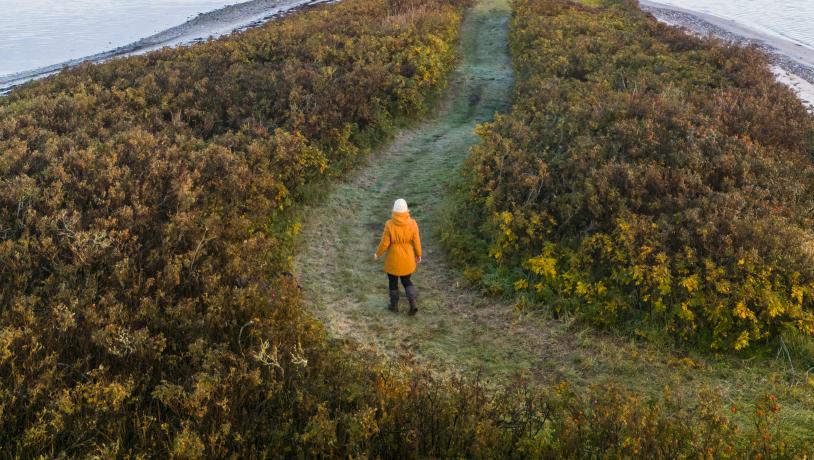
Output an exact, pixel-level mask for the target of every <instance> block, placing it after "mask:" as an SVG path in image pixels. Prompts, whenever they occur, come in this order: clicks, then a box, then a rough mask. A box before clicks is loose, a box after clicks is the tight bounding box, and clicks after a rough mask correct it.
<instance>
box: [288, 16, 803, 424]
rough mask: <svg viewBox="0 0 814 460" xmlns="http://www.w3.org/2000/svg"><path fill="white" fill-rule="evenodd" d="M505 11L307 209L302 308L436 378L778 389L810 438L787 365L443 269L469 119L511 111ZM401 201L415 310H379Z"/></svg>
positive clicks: (470, 22) (475, 31)
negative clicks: (581, 318) (543, 307)
mask: <svg viewBox="0 0 814 460" xmlns="http://www.w3.org/2000/svg"><path fill="white" fill-rule="evenodd" d="M510 14H511V12H510V9H509V6H508V4H507V2H506V1H505V0H477V1H476V2H475V6H474V7H473V8H472V9H471V11H470V12H469V14H468V15H467V17H466V18H465V21H464V24H463V27H462V31H461V55H462V61H461V63H460V65H459V67H458V69H457V70H456V71H455V73H454V74H453V76H452V78H451V82H450V86H449V88H448V89H447V91H446V92H445V95H444V96H443V98H442V100H441V101H440V102H439V104H438V107H437V110H434V111H432V112H431V114H430V115H429V117H428V119H427V120H425V121H424V122H422V123H421V124H418V125H416V126H413V127H410V128H407V129H405V130H403V131H402V132H401V133H400V134H398V135H397V136H396V137H395V139H393V141H392V142H390V143H388V144H387V145H386V146H385V147H384V148H382V149H381V150H380V151H378V152H374V154H373V156H372V157H371V158H370V160H369V161H368V162H366V163H365V164H364V165H361V166H360V167H359V168H358V169H357V170H356V172H355V173H352V174H351V175H350V176H349V177H348V178H346V179H345V181H344V182H340V183H337V184H334V185H333V186H332V188H331V190H329V191H327V192H326V193H325V194H324V195H325V198H324V199H323V200H321V202H320V204H319V205H315V206H313V207H311V208H310V209H309V210H308V211H307V212H306V214H305V216H304V220H303V230H302V233H301V238H300V244H301V247H300V250H299V251H298V256H297V258H296V261H295V272H296V275H297V277H298V278H299V280H300V283H301V284H302V286H303V289H304V294H305V298H306V304H307V306H308V308H309V309H310V311H312V312H313V313H314V314H315V315H316V316H317V317H318V318H319V319H320V320H321V321H322V323H323V324H324V325H325V327H326V329H327V331H328V333H329V334H330V335H332V336H334V337H339V338H347V339H351V340H353V341H355V342H356V343H358V344H359V345H360V346H361V347H363V348H370V349H373V350H375V351H376V352H377V353H380V354H382V355H383V356H386V357H393V358H402V359H408V360H414V361H416V362H418V363H420V365H422V366H427V367H429V368H431V369H433V370H434V371H435V372H437V373H438V374H439V375H449V374H451V373H465V374H475V373H477V374H478V375H479V376H480V378H483V379H485V380H488V381H489V382H492V383H493V384H499V383H501V382H503V381H505V380H506V379H507V378H508V377H510V376H512V375H514V374H515V373H518V372H520V373H524V374H526V375H527V376H528V377H529V378H531V379H532V380H536V381H539V382H541V383H551V382H558V381H561V380H568V381H570V382H572V383H573V384H577V385H603V384H607V383H608V382H615V383H617V384H620V385H623V386H626V387H629V388H633V389H636V390H639V391H642V392H644V393H645V394H648V395H653V396H656V395H658V394H660V393H661V392H662V391H664V389H665V388H671V391H673V392H678V393H679V394H682V395H685V396H687V397H688V398H689V399H693V398H695V397H697V395H698V394H699V393H700V392H702V391H704V390H712V391H714V392H716V393H718V394H720V395H721V396H722V398H723V399H724V401H727V402H728V403H732V404H735V405H737V406H740V407H743V408H748V407H749V406H750V405H751V404H752V403H753V402H754V401H756V400H757V399H758V398H760V397H761V396H763V395H765V394H775V395H777V396H778V398H779V399H780V401H781V404H782V405H783V406H784V411H783V414H784V417H786V420H785V426H787V427H788V428H789V429H793V430H795V431H797V432H799V433H800V434H803V433H806V434H807V435H810V434H811V433H813V432H812V430H814V387H812V386H811V384H810V383H809V382H808V374H807V373H805V372H804V371H800V370H799V369H797V370H791V369H788V368H787V367H786V364H785V362H784V361H783V360H780V359H778V360H767V359H762V358H761V359H740V358H733V357H731V356H710V355H703V354H701V355H693V356H687V355H686V353H685V352H682V351H673V350H664V349H660V348H659V347H657V346H654V345H650V344H646V343H641V342H638V341H634V340H633V339H631V338H629V337H627V336H624V335H612V334H609V333H601V332H597V331H595V330H592V329H590V328H588V327H586V326H581V325H579V324H578V323H576V322H574V321H568V320H563V319H559V320H553V319H550V318H546V317H545V316H544V314H528V313H523V314H521V313H519V312H517V311H516V310H515V309H514V308H513V306H512V305H511V304H509V303H505V302H502V301H500V300H498V299H494V298H489V297H484V296H483V295H482V294H481V293H480V292H478V291H477V290H474V289H473V288H472V287H470V286H468V285H467V284H466V282H465V281H463V279H462V277H461V274H460V273H459V272H458V271H457V270H455V269H453V268H451V267H450V266H449V265H448V264H447V261H446V260H445V254H444V252H443V250H442V248H441V244H440V231H441V228H440V227H441V225H442V222H443V217H444V216H443V213H444V203H445V201H444V198H445V197H446V196H447V195H448V192H449V189H448V187H449V184H450V182H451V181H452V180H453V179H454V178H455V177H456V176H457V175H458V172H459V170H460V167H461V162H462V161H463V159H464V158H465V157H466V156H467V154H468V150H469V148H470V147H471V146H472V145H473V144H474V143H475V142H477V136H476V135H475V134H474V132H473V130H474V128H475V126H476V125H477V124H478V123H482V122H485V121H489V120H490V119H492V117H493V116H494V114H495V113H496V112H500V111H506V110H508V108H509V106H510V97H511V86H512V71H511V62H510V58H509V56H508V47H507V38H508V22H509V18H510ZM397 198H405V199H406V200H407V202H408V203H409V205H410V209H411V213H412V215H413V217H414V218H415V219H416V220H417V221H418V223H419V225H420V228H421V235H422V243H423V246H424V263H422V264H421V265H420V266H419V268H418V270H417V272H416V274H415V275H414V277H413V278H414V281H415V284H416V286H417V288H418V291H419V296H420V300H419V309H420V310H419V313H418V315H416V316H415V317H409V316H407V315H406V314H405V313H404V312H405V311H406V299H404V298H403V297H402V301H401V308H402V313H400V314H393V313H391V312H390V311H388V310H387V302H388V296H387V293H388V291H387V279H386V276H385V274H384V273H383V271H382V261H381V259H380V260H379V261H378V262H374V260H373V253H374V251H375V248H376V245H377V244H378V241H379V237H380V236H381V231H382V228H383V227H384V222H385V221H386V220H387V219H388V218H389V216H390V210H391V208H392V204H393V201H394V200H395V199H397ZM402 295H403V294H402ZM741 413H744V414H746V413H748V410H742V411H741ZM744 420H746V419H745V418H744Z"/></svg>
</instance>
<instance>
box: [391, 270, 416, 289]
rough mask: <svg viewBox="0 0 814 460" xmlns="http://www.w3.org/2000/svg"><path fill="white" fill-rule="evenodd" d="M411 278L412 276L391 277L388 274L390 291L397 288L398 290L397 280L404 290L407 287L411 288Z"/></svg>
mask: <svg viewBox="0 0 814 460" xmlns="http://www.w3.org/2000/svg"><path fill="white" fill-rule="evenodd" d="M411 276H412V275H407V276H401V277H399V276H396V275H391V274H390V273H388V274H387V281H389V282H390V290H391V291H396V290H398V288H399V278H401V284H403V285H404V289H407V288H408V287H410V286H412V285H413V282H412V281H410V277H411Z"/></svg>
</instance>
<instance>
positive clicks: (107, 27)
mask: <svg viewBox="0 0 814 460" xmlns="http://www.w3.org/2000/svg"><path fill="white" fill-rule="evenodd" d="M237 1H240V0H231V1H229V0H0V76H3V75H9V74H16V73H18V72H23V71H28V70H32V69H37V68H41V67H45V66H48V65H52V64H57V63H61V62H65V61H68V60H71V59H76V58H82V57H85V56H90V55H93V54H96V53H100V52H102V51H107V50H110V49H113V48H117V47H119V46H123V45H127V44H129V43H132V42H134V41H136V40H138V39H140V38H143V37H147V36H150V35H153V34H155V33H157V32H161V31H163V30H165V29H168V28H170V27H173V26H176V25H178V24H181V23H184V22H186V21H187V20H188V19H191V18H192V17H194V16H196V15H197V14H199V13H204V12H208V11H212V10H216V9H219V8H221V7H223V6H226V5H228V4H232V3H236V2H237Z"/></svg>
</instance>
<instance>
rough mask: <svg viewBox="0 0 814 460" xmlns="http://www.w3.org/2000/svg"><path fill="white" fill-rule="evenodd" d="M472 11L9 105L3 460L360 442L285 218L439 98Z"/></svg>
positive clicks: (247, 52) (210, 55) (168, 58)
mask: <svg viewBox="0 0 814 460" xmlns="http://www.w3.org/2000/svg"><path fill="white" fill-rule="evenodd" d="M461 8H462V4H456V3H455V2H425V1H414V2H410V3H409V4H405V5H399V4H396V3H387V2H384V1H379V0H353V1H349V2H343V3H342V4H341V5H335V6H328V7H322V8H319V9H315V10H313V11H308V12H304V13H298V14H294V15H293V16H292V17H290V18H286V19H284V20H281V21H278V22H273V23H271V24H268V25H266V26H263V27H260V28H257V29H254V30H250V31H248V32H245V33H241V34H239V35H237V36H235V37H229V38H226V39H222V40H217V41H212V42H208V43H205V44H199V45H195V46H189V47H182V48H179V49H172V50H169V49H168V50H163V51H158V52H154V53H150V54H148V55H145V56H140V57H131V58H127V59H120V60H115V61H113V62H109V63H106V64H103V65H84V66H81V67H79V68H76V69H73V70H68V71H65V72H62V73H60V74H59V75H57V76H55V77H52V78H48V79H46V80H43V81H39V82H35V83H31V84H29V85H26V86H25V87H23V88H20V89H18V90H16V91H14V92H13V93H12V94H11V95H10V96H8V97H5V98H2V99H0V152H2V155H1V156H0V446H2V450H3V451H4V453H9V452H17V453H25V454H26V456H34V455H39V454H43V455H46V456H51V455H56V454H57V453H69V454H70V453H80V452H84V453H96V454H99V455H102V456H103V457H106V458H110V457H112V456H114V455H121V454H123V453H127V452H142V453H149V454H153V455H158V456H164V455H166V454H168V453H170V452H175V453H176V454H178V455H181V456H184V455H189V456H199V455H202V454H206V455H209V456H220V455H225V453H226V452H235V451H237V452H240V451H245V452H255V453H256V454H257V455H263V452H267V454H266V455H269V454H270V453H271V450H274V449H281V448H283V446H285V449H289V450H288V451H286V450H281V451H276V453H277V454H294V453H296V452H298V451H299V450H298V449H300V448H302V447H301V446H308V445H311V444H314V443H317V442H318V440H313V439H311V438H309V435H308V429H309V428H308V427H309V423H311V422H309V420H310V419H311V417H312V416H314V415H315V414H322V413H323V412H324V411H329V410H330V411H332V413H333V411H337V410H338V411H340V412H342V411H346V412H347V413H348V414H353V417H351V415H348V417H351V418H353V419H354V420H355V418H356V417H355V415H356V413H355V412H354V411H355V409H354V407H355V405H354V400H355V398H356V396H355V395H354V391H355V390H354V389H353V387H352V386H346V387H343V385H346V384H345V382H344V381H345V379H346V378H348V379H351V381H353V377H352V376H351V375H348V376H345V375H342V374H341V371H342V369H343V367H342V364H341V362H336V361H338V360H340V358H339V357H338V356H337V354H332V353H328V352H326V351H324V350H325V349H326V348H327V347H328V345H327V344H326V343H325V342H324V341H323V336H322V333H321V330H320V328H319V327H318V325H317V324H315V323H314V322H313V321H312V320H311V319H310V318H309V317H307V316H305V315H304V314H303V312H302V311H301V309H300V305H299V289H298V286H297V285H296V281H295V280H294V279H293V278H292V277H291V276H290V275H289V274H287V271H288V270H289V267H290V260H291V256H292V254H291V247H290V246H291V240H292V238H293V236H294V234H295V233H296V230H297V226H296V225H295V223H294V221H293V220H292V211H293V210H295V209H296V206H295V205H296V204H298V203H299V202H300V201H301V195H302V193H303V190H304V187H305V186H306V185H307V184H309V183H312V182H316V181H319V180H324V179H325V178H326V177H329V176H330V175H335V174H338V173H340V172H342V171H343V170H345V169H347V167H348V165H350V164H352V163H353V162H355V161H357V160H358V159H360V158H361V157H363V156H364V155H366V153H367V152H368V150H369V149H370V147H371V146H373V145H375V144H376V143H377V142H379V141H381V140H382V139H384V138H385V136H386V134H387V132H388V131H389V130H391V128H392V125H393V123H394V120H396V119H397V118H398V117H402V116H412V115H414V114H416V113H420V112H421V111H422V109H423V108H424V105H425V103H426V100H427V98H428V96H430V95H432V94H433V92H435V91H437V90H438V89H440V88H441V87H443V85H444V81H445V77H446V75H447V73H448V72H449V71H450V70H451V68H452V65H453V64H454V62H455V50H454V46H455V43H456V39H457V31H458V25H459V22H460V18H461ZM340 356H341V355H340ZM332 373H336V374H332ZM332 375H333V377H332ZM300 385H302V386H300ZM334 385H335V386H336V388H334V387H332V386H334ZM309 386H310V387H309ZM323 386H324V387H323ZM328 388H330V389H331V392H334V391H335V392H337V393H339V394H336V395H334V396H333V397H334V398H335V399H334V400H335V404H333V405H332V406H327V405H324V401H326V400H327V399H326V398H325V393H327V392H328ZM354 423H356V422H355V421H354ZM359 423H361V422H359ZM354 426H355V425H354ZM345 428H346V431H345V434H344V436H346V437H351V436H356V434H354V433H355V432H354V431H353V430H354V429H356V428H353V427H350V428H349V427H345ZM358 430H362V428H358ZM360 433H361V432H360ZM315 436H322V435H321V434H320V435H315ZM359 436H362V434H359ZM346 442H349V441H347V440H346Z"/></svg>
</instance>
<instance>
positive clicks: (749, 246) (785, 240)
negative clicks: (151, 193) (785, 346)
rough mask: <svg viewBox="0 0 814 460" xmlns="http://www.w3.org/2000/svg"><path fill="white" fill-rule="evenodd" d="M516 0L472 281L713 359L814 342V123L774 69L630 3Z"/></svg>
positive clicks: (481, 191)
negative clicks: (765, 346) (654, 332)
mask: <svg viewBox="0 0 814 460" xmlns="http://www.w3.org/2000/svg"><path fill="white" fill-rule="evenodd" d="M514 6H515V13H516V15H515V17H514V20H513V23H512V31H511V47H512V55H513V57H514V59H515V67H516V70H517V85H516V89H515V95H514V101H515V102H514V105H513V107H512V110H511V113H510V114H508V115H504V116H500V117H498V118H497V119H496V120H495V121H494V122H493V123H490V124H486V125H484V126H481V127H480V128H479V134H480V136H481V138H482V142H481V143H480V144H479V145H478V146H476V147H475V148H474V149H473V152H472V155H471V158H470V159H469V160H468V163H467V165H466V168H465V169H466V171H467V183H466V194H467V197H466V199H465V202H466V203H465V204H464V208H465V211H464V212H462V216H464V215H465V216H467V218H466V219H463V218H462V219H460V221H461V222H459V223H458V225H460V226H461V227H462V228H464V231H463V233H464V234H468V235H469V236H467V237H466V239H462V238H463V237H462V236H461V235H460V234H458V235H453V234H450V235H449V238H448V240H449V242H450V247H451V249H452V254H453V256H454V257H457V258H459V259H460V260H462V261H463V262H464V263H465V264H467V265H468V268H469V270H468V272H467V273H469V274H470V275H471V277H473V278H474V279H476V280H478V281H480V282H482V283H483V284H484V285H486V286H487V287H489V288H490V290H491V291H493V292H499V293H505V294H512V293H513V294H515V295H517V296H519V297H520V299H521V302H524V303H525V304H536V305H545V306H547V307H548V308H551V310H552V311H554V312H556V313H561V312H563V311H566V310H568V311H577V312H578V313H579V314H580V315H581V316H582V317H583V318H587V319H589V320H591V321H593V322H595V323H596V324H599V325H603V326H611V325H618V324H630V323H633V324H641V323H642V322H644V323H647V324H648V325H651V326H652V325H655V326H657V327H658V328H659V329H660V330H661V331H663V332H666V333H668V334H669V336H671V337H675V338H678V339H679V340H683V341H688V342H692V343H696V344H702V345H703V346H708V347H711V348H713V349H721V350H727V349H728V350H742V349H744V348H746V347H748V346H749V345H750V344H753V343H756V342H758V343H761V342H765V341H766V340H768V339H771V338H773V337H776V336H777V335H778V334H779V333H780V332H782V331H783V330H785V329H787V328H793V329H797V330H799V331H801V332H803V333H804V334H807V335H811V334H814V251H812V248H813V247H814V246H812V245H811V243H812V241H814V233H813V232H812V230H811V229H812V224H814V220H812V213H811V210H812V209H814V185H813V184H814V181H813V179H814V165H813V164H812V161H811V154H812V152H814V123H813V121H814V118H812V117H811V116H810V115H809V114H808V113H807V112H806V110H805V108H804V107H803V105H802V104H801V103H800V101H799V100H797V98H796V97H795V95H794V93H793V92H792V91H791V90H789V89H788V88H786V87H785V86H783V85H781V84H780V83H777V82H776V81H775V79H774V77H773V75H772V74H771V73H770V71H769V70H768V66H767V62H766V58H765V57H764V56H763V55H762V54H761V53H760V52H758V51H756V50H754V49H744V48H740V47H736V46H728V45H725V44H723V43H719V42H716V41H714V40H709V39H698V38H694V37H691V36H689V35H687V34H685V33H684V32H683V31H681V30H679V29H676V28H672V27H668V26H665V25H663V24H660V23H658V22H656V21H655V20H654V19H653V18H652V17H649V16H648V15H646V14H644V13H642V12H641V11H640V10H639V8H638V7H637V5H635V4H634V3H631V2H621V1H608V2H604V6H602V7H597V8H592V7H587V6H583V5H579V4H576V3H569V2H567V1H562V0H517V1H516V2H515V4H514ZM473 215H475V216H478V217H477V218H476V219H475V222H474V223H473V222H472V216H473ZM459 233H460V232H459ZM473 240H474V241H476V243H475V244H476V245H477V246H476V247H477V248H479V249H480V250H478V251H465V250H462V248H465V247H467V246H469V245H470V244H471V243H472V241H473ZM478 241H480V242H478ZM472 254H482V255H481V256H480V257H473V256H472Z"/></svg>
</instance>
